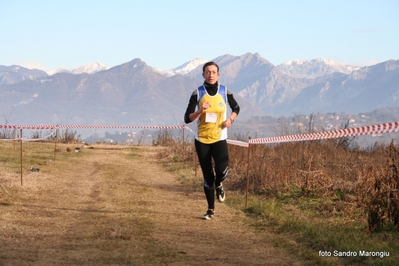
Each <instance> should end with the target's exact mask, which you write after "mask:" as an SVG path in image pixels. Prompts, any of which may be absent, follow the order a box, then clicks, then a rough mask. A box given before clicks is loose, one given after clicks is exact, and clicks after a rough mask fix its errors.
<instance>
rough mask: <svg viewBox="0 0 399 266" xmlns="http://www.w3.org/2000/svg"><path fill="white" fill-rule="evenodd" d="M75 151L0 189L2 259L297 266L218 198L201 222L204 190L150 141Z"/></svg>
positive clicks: (40, 262)
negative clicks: (17, 187)
mask: <svg viewBox="0 0 399 266" xmlns="http://www.w3.org/2000/svg"><path fill="white" fill-rule="evenodd" d="M83 152H86V153H89V155H85V156H84V157H82V158H75V159H71V161H69V162H68V164H65V163H64V164H62V163H60V162H58V163H57V162H54V164H53V165H50V166H47V170H46V168H45V167H43V171H42V172H40V173H35V174H32V175H30V176H29V177H27V180H26V181H25V187H24V188H23V189H21V191H19V193H20V194H21V195H22V196H20V197H15V198H13V200H12V201H11V200H10V198H8V200H2V198H1V194H0V246H2V247H3V248H2V250H0V265H147V264H150V265H157V264H158V263H159V264H161V265H302V264H301V263H300V262H298V261H296V258H295V257H293V256H291V255H290V254H288V253H287V251H285V250H283V249H278V248H275V247H273V244H272V243H271V241H270V240H269V239H268V237H267V233H266V232H257V231H254V229H253V228H251V227H250V226H248V225H246V224H245V223H244V217H243V214H242V213H241V212H240V211H237V210H234V209H232V208H230V207H228V206H227V205H226V204H221V203H216V215H215V217H214V218H213V219H211V220H208V221H205V220H201V219H200V217H201V215H202V214H203V213H204V212H205V211H206V201H205V198H204V195H203V193H202V192H201V191H200V190H193V189H191V190H190V189H187V188H186V187H185V186H184V185H182V184H180V183H179V180H178V178H177V177H176V176H175V175H174V174H173V173H170V172H167V171H165V169H164V168H163V167H162V165H161V164H159V162H158V161H157V160H158V159H157V157H156V153H157V148H155V147H154V148H152V147H151V148H148V147H147V148H137V149H136V151H135V153H136V155H135V156H129V152H130V151H129V149H123V150H117V149H115V150H111V149H110V150H105V149H104V150H101V149H93V150H85V151H83ZM73 156H75V155H73ZM114 172H115V173H117V174H116V175H113V174H112V173H114ZM28 178H29V179H28ZM3 196H4V195H3ZM6 196H7V195H6ZM227 197H228V191H227ZM139 256H140V258H139V259H138V257H139Z"/></svg>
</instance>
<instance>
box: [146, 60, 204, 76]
mask: <svg viewBox="0 0 399 266" xmlns="http://www.w3.org/2000/svg"><path fill="white" fill-rule="evenodd" d="M206 62H207V60H205V59H202V58H195V59H193V60H190V61H188V62H186V63H184V64H183V65H181V66H178V67H176V68H173V69H161V68H154V70H155V71H157V72H159V73H161V74H162V75H164V76H166V77H171V76H174V75H177V74H180V75H183V76H185V75H186V74H188V73H190V72H191V71H193V70H194V69H196V68H197V67H198V66H200V65H203V64H205V63H206Z"/></svg>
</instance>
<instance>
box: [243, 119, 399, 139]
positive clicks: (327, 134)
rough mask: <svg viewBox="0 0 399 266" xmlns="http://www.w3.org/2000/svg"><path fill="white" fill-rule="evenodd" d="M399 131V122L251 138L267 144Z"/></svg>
mask: <svg viewBox="0 0 399 266" xmlns="http://www.w3.org/2000/svg"><path fill="white" fill-rule="evenodd" d="M398 131H399V122H392V123H384V124H378V125H373V126H364V127H356V128H346V129H338V130H331V131H324V132H314V133H306V134H296V135H287V136H278V137H269V138H257V139H251V140H249V143H251V144H267V143H280V142H293V141H305V140H319V139H334V138H342V137H351V136H361V135H380V134H384V133H390V132H398Z"/></svg>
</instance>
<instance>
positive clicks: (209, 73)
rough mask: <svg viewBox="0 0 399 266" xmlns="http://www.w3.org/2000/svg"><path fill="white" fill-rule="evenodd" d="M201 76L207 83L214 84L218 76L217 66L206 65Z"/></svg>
mask: <svg viewBox="0 0 399 266" xmlns="http://www.w3.org/2000/svg"><path fill="white" fill-rule="evenodd" d="M202 76H203V77H204V79H205V81H206V82H207V83H208V84H215V83H216V82H217V81H218V78H219V72H218V68H217V67H216V66H214V65H210V66H207V67H206V68H205V72H204V73H202Z"/></svg>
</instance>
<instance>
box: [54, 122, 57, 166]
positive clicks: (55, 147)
mask: <svg viewBox="0 0 399 266" xmlns="http://www.w3.org/2000/svg"><path fill="white" fill-rule="evenodd" d="M57 141H58V128H57V129H56V131H55V142H54V162H55V154H56V152H57Z"/></svg>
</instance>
